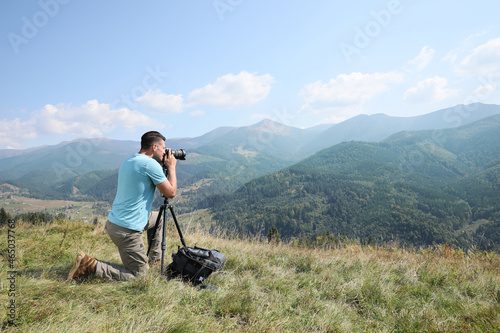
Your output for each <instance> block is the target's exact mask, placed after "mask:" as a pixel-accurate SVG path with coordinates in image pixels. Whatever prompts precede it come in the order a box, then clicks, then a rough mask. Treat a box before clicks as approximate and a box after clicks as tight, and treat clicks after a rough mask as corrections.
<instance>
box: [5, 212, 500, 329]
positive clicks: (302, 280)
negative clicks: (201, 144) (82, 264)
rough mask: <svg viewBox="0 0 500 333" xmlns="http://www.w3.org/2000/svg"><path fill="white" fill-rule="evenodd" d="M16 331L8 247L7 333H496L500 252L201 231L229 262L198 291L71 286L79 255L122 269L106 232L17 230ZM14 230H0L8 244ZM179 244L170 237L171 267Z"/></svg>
mask: <svg viewBox="0 0 500 333" xmlns="http://www.w3.org/2000/svg"><path fill="white" fill-rule="evenodd" d="M14 230H15V232H16V234H15V235H16V239H15V245H16V262H15V265H16V267H15V269H16V270H17V275H16V281H15V289H16V291H15V293H16V295H15V301H16V325H17V326H12V325H9V323H8V319H9V318H8V317H7V313H8V309H7V306H8V304H9V301H10V300H11V299H12V297H9V296H8V291H9V290H8V289H9V283H8V280H7V274H8V273H7V272H8V271H10V270H11V269H10V268H9V266H8V261H7V259H8V253H7V247H6V246H4V245H2V248H1V249H0V255H1V257H2V261H1V263H0V271H1V277H0V278H1V280H0V281H1V282H0V287H1V290H0V304H1V305H2V310H3V311H2V313H1V317H0V318H1V319H2V321H1V325H2V326H1V327H2V330H3V331H5V332H17V331H22V332H234V331H237V332H498V328H499V327H500V258H499V256H498V255H495V254H493V253H470V254H465V253H463V252H462V251H456V250H453V249H451V248H450V247H448V246H442V247H438V248H437V249H435V250H426V251H423V250H421V251H403V250H401V249H398V248H394V247H389V246H387V247H361V246H359V245H346V246H345V247H340V248H338V249H330V250H324V249H309V248H300V247H297V246H291V245H287V244H276V243H268V242H267V241H260V240H259V239H243V240H242V239H238V240H237V239H231V238H227V237H222V236H220V235H208V234H207V233H206V232H203V231H200V230H196V229H195V228H186V230H185V231H184V234H185V238H186V241H187V243H188V244H189V245H194V244H195V243H196V244H198V245H200V246H204V247H208V248H216V249H219V250H220V251H221V252H223V253H224V254H225V255H226V256H227V258H228V260H227V263H226V266H225V268H224V270H223V271H222V272H220V273H215V274H214V275H212V276H211V277H210V279H209V280H208V283H209V284H210V285H213V286H217V287H218V288H219V289H218V290H217V291H212V290H200V289H198V288H195V287H192V286H190V285H187V284H184V283H182V282H180V281H177V280H170V281H169V280H166V279H165V278H163V277H162V276H161V275H160V274H159V268H154V269H151V270H150V271H149V272H148V274H147V275H146V276H144V277H142V278H139V279H137V280H134V281H131V282H109V281H102V280H100V279H98V278H91V279H88V280H87V281H85V282H83V283H81V284H76V283H68V282H66V281H65V280H66V276H67V273H68V271H69V269H70V267H71V266H72V262H73V260H74V257H75V255H76V252H77V250H78V249H82V250H84V251H86V252H88V253H89V254H91V255H93V256H95V257H97V258H98V259H103V260H106V261H111V262H117V263H119V262H120V260H119V256H118V253H117V251H116V249H115V247H114V245H113V244H112V242H111V241H110V240H109V239H108V236H107V235H106V233H105V231H104V230H103V227H102V226H96V227H94V226H91V225H89V224H85V223H80V222H67V221H59V222H57V223H56V222H54V223H52V224H47V225H43V226H33V225H28V224H26V223H22V222H21V223H19V224H18V225H17V226H16V228H15V229H14ZM7 233H8V227H7V226H4V227H2V228H0V239H2V242H1V243H0V244H6V242H5V241H6V240H7V238H8V236H7ZM178 243H179V241H178V237H177V234H176V233H175V230H174V229H173V227H172V228H169V230H168V232H167V252H166V261H167V263H168V262H170V260H171V259H170V258H171V257H170V255H171V253H172V252H174V251H176V249H177V244H178Z"/></svg>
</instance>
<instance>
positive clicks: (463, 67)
mask: <svg viewBox="0 0 500 333" xmlns="http://www.w3.org/2000/svg"><path fill="white" fill-rule="evenodd" d="M499 59H500V38H495V39H492V40H490V41H488V42H486V43H485V44H482V45H480V46H478V47H477V48H475V49H474V50H473V51H472V53H471V54H469V55H468V56H466V57H465V58H464V59H463V60H462V62H461V63H460V64H459V65H458V66H457V68H456V70H457V73H458V74H459V75H462V76H477V75H483V76H495V77H498V76H500V61H499Z"/></svg>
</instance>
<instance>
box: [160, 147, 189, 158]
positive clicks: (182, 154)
mask: <svg viewBox="0 0 500 333" xmlns="http://www.w3.org/2000/svg"><path fill="white" fill-rule="evenodd" d="M167 152H168V148H167V149H165V154H167ZM170 153H171V154H172V156H174V157H175V159H177V160H185V159H186V151H185V150H184V149H170Z"/></svg>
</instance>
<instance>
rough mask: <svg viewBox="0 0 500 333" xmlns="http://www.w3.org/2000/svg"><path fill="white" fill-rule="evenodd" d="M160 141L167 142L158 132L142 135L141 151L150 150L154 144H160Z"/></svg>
mask: <svg viewBox="0 0 500 333" xmlns="http://www.w3.org/2000/svg"><path fill="white" fill-rule="evenodd" d="M160 140H162V141H165V140H166V138H165V137H164V136H163V135H161V133H160V132H157V131H149V132H146V133H144V134H143V135H142V137H141V149H148V148H149V147H151V146H152V145H154V144H157V143H159V142H160Z"/></svg>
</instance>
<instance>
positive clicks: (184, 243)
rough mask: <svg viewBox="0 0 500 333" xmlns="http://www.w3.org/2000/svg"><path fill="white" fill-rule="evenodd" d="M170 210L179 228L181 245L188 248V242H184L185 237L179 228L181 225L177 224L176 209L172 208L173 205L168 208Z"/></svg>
mask: <svg viewBox="0 0 500 333" xmlns="http://www.w3.org/2000/svg"><path fill="white" fill-rule="evenodd" d="M168 209H169V210H170V214H172V217H173V218H174V222H175V227H176V228H177V232H178V233H179V237H180V239H181V243H182V245H183V246H184V247H185V246H186V242H185V241H184V236H182V231H181V228H180V227H179V223H178V222H177V218H176V217H175V213H174V209H173V208H172V206H171V205H169V206H168Z"/></svg>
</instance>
